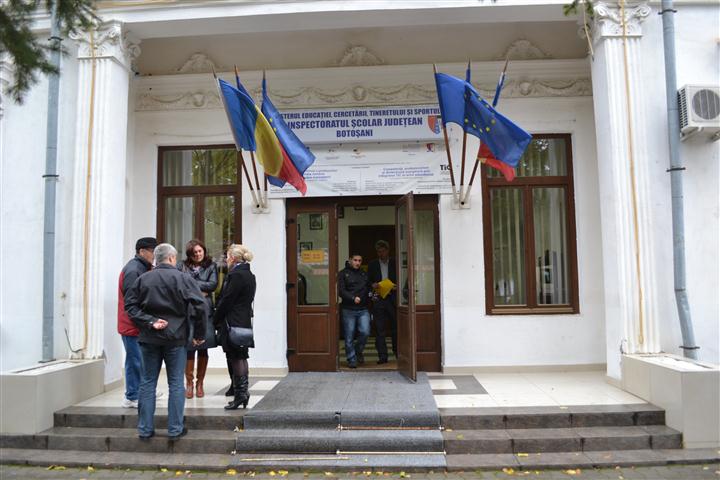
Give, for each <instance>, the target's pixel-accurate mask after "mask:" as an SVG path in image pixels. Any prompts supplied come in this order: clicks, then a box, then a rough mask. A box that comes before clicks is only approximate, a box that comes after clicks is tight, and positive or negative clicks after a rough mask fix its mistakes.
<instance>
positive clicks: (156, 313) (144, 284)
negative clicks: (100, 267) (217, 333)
mask: <svg viewBox="0 0 720 480" xmlns="http://www.w3.org/2000/svg"><path fill="white" fill-rule="evenodd" d="M154 255H155V261H156V262H157V267H156V268H155V269H154V270H152V271H150V272H148V273H146V274H145V275H142V276H140V277H139V278H138V279H137V280H135V283H133V285H132V286H131V287H130V289H128V291H127V293H126V295H125V309H126V310H127V313H128V315H130V318H132V320H133V322H135V325H137V327H138V329H139V330H140V335H139V336H138V343H139V344H140V351H141V352H142V359H143V374H142V381H141V382H140V396H139V404H138V433H139V436H140V438H143V439H145V438H150V437H152V436H153V435H155V428H154V423H153V415H154V414H155V388H156V387H157V382H158V376H159V375H160V368H161V367H162V363H163V361H164V362H165V371H166V374H167V378H168V390H169V395H168V397H169V398H168V437H169V438H170V439H173V440H174V439H177V438H179V437H182V436H183V435H185V434H186V433H187V429H186V428H185V426H184V424H183V412H184V410H185V386H184V384H183V375H184V373H185V361H186V360H187V351H186V350H185V346H186V344H187V340H188V332H189V331H190V325H189V323H188V322H192V324H193V329H194V330H192V331H193V332H194V334H193V337H194V339H193V341H192V344H193V345H194V346H198V345H201V344H202V343H203V342H204V341H205V340H204V338H205V324H206V320H205V315H206V312H205V308H204V305H205V297H203V294H202V292H201V291H200V288H199V287H198V285H197V282H195V281H194V280H193V279H192V277H190V276H189V275H187V274H185V273H182V272H181V271H179V270H178V269H177V268H176V267H175V264H176V262H177V251H176V250H175V248H174V247H173V246H172V245H170V244H168V243H161V244H160V245H158V246H157V247H156V248H155V251H154Z"/></svg>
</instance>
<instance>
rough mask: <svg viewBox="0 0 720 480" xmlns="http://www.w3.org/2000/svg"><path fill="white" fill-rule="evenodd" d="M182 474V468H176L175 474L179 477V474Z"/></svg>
mask: <svg viewBox="0 0 720 480" xmlns="http://www.w3.org/2000/svg"><path fill="white" fill-rule="evenodd" d="M182 474H183V471H182V470H175V476H176V477H179V476H180V475H182Z"/></svg>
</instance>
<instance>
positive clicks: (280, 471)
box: [278, 470, 288, 477]
mask: <svg viewBox="0 0 720 480" xmlns="http://www.w3.org/2000/svg"><path fill="white" fill-rule="evenodd" d="M278 474H279V475H280V476H281V477H286V476H287V474H288V471H287V470H278Z"/></svg>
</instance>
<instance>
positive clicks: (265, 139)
mask: <svg viewBox="0 0 720 480" xmlns="http://www.w3.org/2000/svg"><path fill="white" fill-rule="evenodd" d="M255 109H256V110H257V120H255V144H256V148H257V151H256V154H257V160H258V162H259V163H260V165H262V167H263V170H265V173H267V174H268V175H272V176H273V177H277V176H278V174H279V173H280V168H281V167H282V164H283V156H282V151H281V150H280V142H279V141H278V139H277V136H275V132H273V129H272V127H271V126H270V123H269V122H268V121H267V119H266V118H265V115H263V114H262V112H261V111H260V109H259V108H258V107H257V105H255Z"/></svg>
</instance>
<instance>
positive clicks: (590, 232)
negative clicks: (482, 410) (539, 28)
mask: <svg viewBox="0 0 720 480" xmlns="http://www.w3.org/2000/svg"><path fill="white" fill-rule="evenodd" d="M500 106H501V111H502V113H503V114H506V115H507V116H508V117H510V118H512V119H513V120H514V121H516V122H517V123H518V124H520V125H522V126H523V128H525V129H526V130H528V131H529V132H531V133H570V134H571V135H572V152H573V170H574V172H573V173H574V189H575V218H576V228H577V232H576V233H577V255H578V279H579V299H580V313H579V314H575V315H486V313H485V280H484V279H485V266H484V260H483V224H482V198H481V194H480V185H479V183H478V184H476V185H475V186H474V187H473V188H474V190H473V197H472V208H471V209H470V210H452V209H451V207H450V198H449V197H448V196H442V197H441V202H440V241H441V244H440V259H441V268H442V272H441V291H442V322H443V326H442V332H443V365H444V367H446V368H447V367H473V366H482V367H487V366H522V365H573V364H599V363H604V362H605V341H604V338H605V334H604V299H603V285H602V254H601V252H602V249H601V235H600V231H601V230H600V209H599V193H598V185H597V173H596V172H597V170H596V169H597V166H596V163H597V160H596V154H595V130H594V124H593V106H592V99H591V98H589V97H586V98H567V99H523V100H519V99H517V100H516V99H508V100H503V102H502V104H501V105H500Z"/></svg>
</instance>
